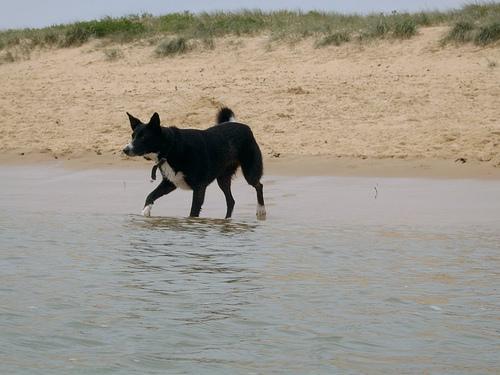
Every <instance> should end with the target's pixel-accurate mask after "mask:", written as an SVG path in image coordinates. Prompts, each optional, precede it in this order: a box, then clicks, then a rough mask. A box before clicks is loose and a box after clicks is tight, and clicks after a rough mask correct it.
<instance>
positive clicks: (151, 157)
mask: <svg viewBox="0 0 500 375" xmlns="http://www.w3.org/2000/svg"><path fill="white" fill-rule="evenodd" d="M143 156H144V159H146V160H152V161H153V162H154V163H155V164H158V161H159V158H158V154H157V153H156V152H151V153H149V154H144V155H143Z"/></svg>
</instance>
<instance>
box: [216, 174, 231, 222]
mask: <svg viewBox="0 0 500 375" xmlns="http://www.w3.org/2000/svg"><path fill="white" fill-rule="evenodd" d="M217 184H219V187H220V188H221V190H222V192H223V193H224V196H225V197H226V205H227V211H226V219H229V218H230V217H231V215H232V213H233V208H234V198H233V195H232V194H231V175H229V176H224V177H218V178H217Z"/></svg>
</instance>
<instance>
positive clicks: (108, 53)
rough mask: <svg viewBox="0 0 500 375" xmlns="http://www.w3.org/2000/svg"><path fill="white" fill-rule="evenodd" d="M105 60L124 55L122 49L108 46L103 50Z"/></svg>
mask: <svg viewBox="0 0 500 375" xmlns="http://www.w3.org/2000/svg"><path fill="white" fill-rule="evenodd" d="M103 53H104V57H105V59H106V61H116V60H119V59H122V58H123V57H125V55H124V54H123V52H122V50H121V49H119V48H109V49H105V50H103Z"/></svg>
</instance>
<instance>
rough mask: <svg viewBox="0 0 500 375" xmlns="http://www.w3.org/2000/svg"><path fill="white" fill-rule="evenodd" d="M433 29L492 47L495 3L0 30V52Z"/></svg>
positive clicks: (176, 46) (320, 42)
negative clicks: (100, 42)
mask: <svg viewBox="0 0 500 375" xmlns="http://www.w3.org/2000/svg"><path fill="white" fill-rule="evenodd" d="M433 25H450V26H451V27H450V32H449V34H448V35H447V36H446V37H445V38H444V39H443V41H444V43H449V42H454V43H468V42H473V43H476V44H478V45H488V44H492V43H496V42H497V41H498V40H499V38H500V4H499V3H483V4H472V5H466V6H464V7H462V8H461V9H457V10H451V11H447V12H418V13H398V12H393V13H390V14H369V15H365V16H362V15H357V14H339V13H335V12H319V11H311V12H300V11H287V10H282V11H274V12H263V11H260V10H243V11H239V12H213V13H199V14H193V13H189V12H184V13H171V14H166V15H163V16H159V17H154V16H152V15H150V14H142V15H130V16H127V17H120V18H110V17H106V18H103V19H100V20H94V21H86V22H76V23H72V24H66V25H54V26H50V27H45V28H41V29H21V30H5V31H0V51H1V50H7V51H10V49H12V48H17V47H18V46H21V45H22V46H23V48H24V49H33V48H68V47H74V46H80V45H82V44H84V43H87V42H88V41H90V40H95V39H106V40H110V41H112V42H116V43H129V42H134V41H138V40H150V41H155V42H156V43H157V41H158V40H161V42H160V45H158V48H157V50H158V51H157V54H158V55H162V56H170V55H172V54H174V55H175V54H178V53H184V52H187V51H189V50H191V49H192V48H194V46H204V47H205V48H213V46H214V45H215V44H214V39H215V38H219V37H224V36H252V35H259V34H265V35H268V36H270V39H271V40H272V41H273V42H282V41H298V40H302V39H304V38H312V39H313V40H315V45H316V46H317V47H326V46H328V45H340V44H342V43H347V42H349V41H352V40H357V41H369V40H374V39H387V38H393V39H402V40H404V39H408V38H411V37H413V36H414V35H416V34H417V33H418V29H419V27H426V26H433ZM170 43H172V44H171V45H170ZM170 51H174V52H170Z"/></svg>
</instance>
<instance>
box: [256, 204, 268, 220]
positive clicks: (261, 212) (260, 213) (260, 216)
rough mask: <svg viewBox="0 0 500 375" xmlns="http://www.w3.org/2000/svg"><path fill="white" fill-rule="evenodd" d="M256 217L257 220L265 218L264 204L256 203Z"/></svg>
mask: <svg viewBox="0 0 500 375" xmlns="http://www.w3.org/2000/svg"><path fill="white" fill-rule="evenodd" d="M257 219H258V220H266V206H264V205H262V206H261V205H260V204H258V205H257Z"/></svg>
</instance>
